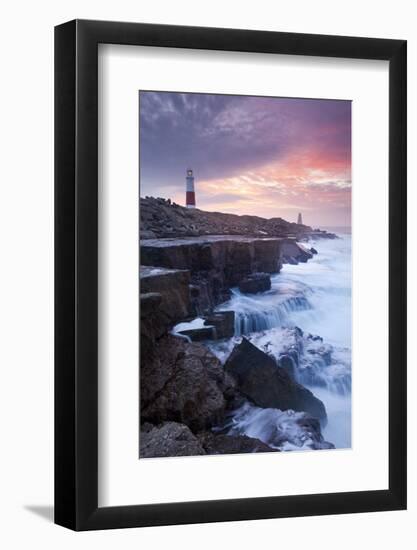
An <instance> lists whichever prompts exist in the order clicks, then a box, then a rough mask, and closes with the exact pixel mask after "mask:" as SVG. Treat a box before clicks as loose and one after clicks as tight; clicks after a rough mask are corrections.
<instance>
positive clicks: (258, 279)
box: [239, 273, 271, 294]
mask: <svg viewBox="0 0 417 550" xmlns="http://www.w3.org/2000/svg"><path fill="white" fill-rule="evenodd" d="M270 289H271V277H270V276H269V275H268V274H267V273H252V274H251V275H248V276H247V277H245V278H244V279H242V280H241V281H240V283H239V290H240V291H241V292H243V293H245V294H256V293H257V292H265V291H267V290H270Z"/></svg>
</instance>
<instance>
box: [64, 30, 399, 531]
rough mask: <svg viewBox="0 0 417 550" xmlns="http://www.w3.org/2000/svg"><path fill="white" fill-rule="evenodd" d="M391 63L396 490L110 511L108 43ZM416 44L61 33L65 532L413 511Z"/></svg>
mask: <svg viewBox="0 0 417 550" xmlns="http://www.w3.org/2000/svg"><path fill="white" fill-rule="evenodd" d="M106 43H111V44H123V45H146V46H160V47H169V48H193V49H203V50H229V51H240V52H259V53H270V54H291V55H303V56H322V57H337V58H355V59H374V60H387V61H388V62H389V402H388V403H387V407H389V488H388V489H387V490H377V491H358V492H348V493H334V494H305V495H296V496H276V497H262V498H245V499H232V500H217V501H200V502H181V503H169V504H152V505H136V506H118V507H98V498H97V494H98V473H97V472H98V468H97V464H98V448H97V434H98V409H97V405H98V390H97V388H98V351H97V335H98V328H97V326H98V315H97V306H98V292H97V276H98V250H97V246H98V211H97V208H98V206H97V199H98V151H97V146H98V132H97V128H98V108H97V106H98V62H97V57H98V56H97V52H98V44H106ZM406 45H407V44H406V41H404V40H387V39H374V38H355V37H342V36H321V35H312V34H293V33H280V32H264V31H249V30H236V29H219V28H198V27H182V26H165V25H149V24H142V23H118V22H106V21H84V20H74V21H70V22H68V23H64V24H62V25H59V26H57V27H56V28H55V522H56V523H57V524H59V525H63V526H65V527H68V528H70V529H74V530H91V529H108V528H123V527H140V526H155V525H171V524H184V523H200V522H216V521H236V520H249V519H261V518H282V517H289V516H309V515H324V514H342V513H353V512H371V511H386V510H403V509H405V508H406V429H407V428H406V427H407V424H406V136H407V132H406V113H407V107H406Z"/></svg>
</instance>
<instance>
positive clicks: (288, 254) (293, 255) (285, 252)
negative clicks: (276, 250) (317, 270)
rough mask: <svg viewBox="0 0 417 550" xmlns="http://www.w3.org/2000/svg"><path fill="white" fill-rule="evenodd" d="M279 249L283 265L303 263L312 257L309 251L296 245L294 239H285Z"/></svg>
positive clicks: (298, 244)
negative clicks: (280, 249)
mask: <svg viewBox="0 0 417 550" xmlns="http://www.w3.org/2000/svg"><path fill="white" fill-rule="evenodd" d="M281 248H282V261H283V263H291V264H294V263H295V262H297V263H298V262H302V263H305V262H307V261H308V260H311V258H312V257H313V254H312V253H311V252H310V250H308V249H307V248H306V247H305V246H304V245H302V244H300V243H298V242H297V241H296V240H295V239H286V240H285V241H284V242H283V243H282V247H281Z"/></svg>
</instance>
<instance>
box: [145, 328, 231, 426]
mask: <svg viewBox="0 0 417 550" xmlns="http://www.w3.org/2000/svg"><path fill="white" fill-rule="evenodd" d="M233 388H234V381H233V379H232V378H231V377H230V376H229V375H228V374H227V373H226V372H225V371H224V369H223V367H222V365H221V363H220V361H219V360H218V359H217V358H216V357H215V356H214V355H213V354H212V353H211V352H210V351H209V350H208V349H207V348H206V347H205V346H203V345H202V344H198V343H188V342H186V341H185V340H183V339H181V338H178V337H174V336H171V335H168V336H164V337H163V338H161V339H160V340H159V341H158V346H156V347H155V348H154V350H153V354H152V355H149V356H147V357H145V359H144V360H142V361H141V365H140V400H141V403H140V404H141V422H151V423H153V424H159V423H161V422H164V421H174V422H181V423H183V424H186V425H187V426H188V427H190V429H191V430H192V431H197V430H203V429H207V428H210V427H211V426H212V425H214V424H217V423H219V422H220V421H221V419H222V418H223V414H224V411H225V409H226V407H227V399H231V398H232V396H233Z"/></svg>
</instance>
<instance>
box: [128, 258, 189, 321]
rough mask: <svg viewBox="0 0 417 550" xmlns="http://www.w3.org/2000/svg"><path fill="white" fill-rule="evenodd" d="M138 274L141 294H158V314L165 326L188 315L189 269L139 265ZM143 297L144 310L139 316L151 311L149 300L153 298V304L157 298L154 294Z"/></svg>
mask: <svg viewBox="0 0 417 550" xmlns="http://www.w3.org/2000/svg"><path fill="white" fill-rule="evenodd" d="M139 274H140V291H141V294H155V293H157V294H159V295H160V298H158V301H159V304H158V308H157V309H158V315H160V317H161V322H163V323H164V324H165V325H166V326H167V327H170V326H172V325H174V324H175V323H178V322H179V321H181V320H182V319H185V318H186V317H189V316H190V314H191V304H190V291H189V284H190V272H189V271H187V270H180V269H166V268H161V267H153V266H144V265H141V266H140V271H139ZM145 298H146V300H147V304H145V303H144V307H145V311H144V312H142V310H141V317H143V316H146V314H148V313H153V310H152V308H151V306H150V300H154V303H155V304H156V300H157V299H156V297H155V296H151V297H150V296H148V297H145ZM141 305H142V303H141ZM143 314H144V315H143Z"/></svg>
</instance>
